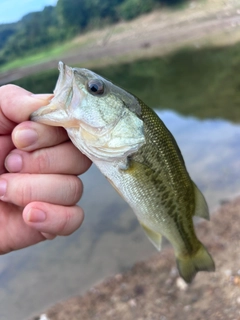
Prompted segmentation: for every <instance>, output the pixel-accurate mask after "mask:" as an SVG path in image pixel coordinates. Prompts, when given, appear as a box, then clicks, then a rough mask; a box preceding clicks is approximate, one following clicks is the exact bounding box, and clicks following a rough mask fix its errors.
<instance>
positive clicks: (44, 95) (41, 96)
mask: <svg viewBox="0 0 240 320" xmlns="http://www.w3.org/2000/svg"><path fill="white" fill-rule="evenodd" d="M53 96H54V94H53V93H40V94H32V97H33V98H37V99H40V100H50V99H52V98H53Z"/></svg>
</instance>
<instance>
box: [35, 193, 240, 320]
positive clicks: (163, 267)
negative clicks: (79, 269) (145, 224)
mask: <svg viewBox="0 0 240 320" xmlns="http://www.w3.org/2000/svg"><path fill="white" fill-rule="evenodd" d="M239 225H240V198H237V199H236V200H234V201H232V202H230V203H226V204H224V205H222V206H221V207H220V208H219V210H218V211H217V212H215V213H214V214H213V215H212V218H211V222H208V221H203V222H202V223H200V224H199V225H198V226H197V228H196V229H197V234H198V237H199V238H200V239H201V240H202V242H203V243H204V244H205V245H206V247H207V248H208V249H209V251H210V252H211V254H212V256H213V257H214V260H215V263H216V272H214V273H199V274H198V275H197V276H196V278H195V279H194V281H193V283H192V284H191V285H189V286H188V285H186V284H185V282H184V281H182V280H181V278H179V276H178V273H177V269H176V264H175V259H174V255H173V250H172V248H166V249H164V250H163V251H162V252H161V253H160V254H156V255H154V256H153V257H152V258H150V259H149V260H148V261H142V262H139V263H137V264H135V265H134V266H133V268H132V269H131V270H130V271H128V272H126V273H122V274H117V275H115V276H114V277H109V278H108V279H106V280H104V281H103V282H102V283H100V284H98V285H96V286H95V287H93V288H91V289H90V290H89V291H88V292H87V293H86V294H84V295H82V296H77V297H73V298H71V299H69V300H67V301H64V302H60V303H58V304H56V305H55V306H53V307H52V308H50V309H49V310H47V311H45V312H43V313H42V315H40V316H36V317H34V318H32V320H79V319H81V320H97V319H105V320H108V319H109V320H110V319H111V320H113V319H114V320H122V319H124V320H132V319H135V320H150V319H151V320H153V319H156V320H160V319H161V320H171V319H178V320H186V319H191V320H203V319H214V320H230V319H232V320H233V319H239V318H240V269H239V266H240V232H239Z"/></svg>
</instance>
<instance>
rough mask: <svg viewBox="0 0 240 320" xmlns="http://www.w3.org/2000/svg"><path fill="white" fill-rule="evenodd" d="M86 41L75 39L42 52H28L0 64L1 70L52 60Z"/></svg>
mask: <svg viewBox="0 0 240 320" xmlns="http://www.w3.org/2000/svg"><path fill="white" fill-rule="evenodd" d="M85 44H86V43H80V44H79V43H75V42H74V41H68V42H64V43H62V44H61V45H59V44H56V45H54V46H52V47H49V48H48V49H45V50H42V51H40V52H36V53H32V54H28V55H26V56H25V57H20V58H18V59H14V60H13V61H11V62H8V63H6V64H4V65H2V66H0V72H5V71H9V70H14V69H18V68H21V67H24V66H29V65H34V64H40V63H42V62H46V61H51V60H53V59H57V58H58V57H60V56H61V55H64V53H67V52H69V51H73V50H74V48H75V47H78V49H79V47H81V46H82V45H85Z"/></svg>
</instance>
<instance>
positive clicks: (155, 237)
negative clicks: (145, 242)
mask: <svg viewBox="0 0 240 320" xmlns="http://www.w3.org/2000/svg"><path fill="white" fill-rule="evenodd" d="M139 222H140V225H141V226H142V227H143V230H144V232H145V233H146V235H147V237H148V239H149V240H150V241H151V242H152V244H153V245H154V246H155V247H156V248H157V250H158V251H160V250H161V244H162V235H161V234H160V233H157V232H155V231H153V230H151V229H149V228H148V227H146V226H145V225H144V224H143V223H141V221H139Z"/></svg>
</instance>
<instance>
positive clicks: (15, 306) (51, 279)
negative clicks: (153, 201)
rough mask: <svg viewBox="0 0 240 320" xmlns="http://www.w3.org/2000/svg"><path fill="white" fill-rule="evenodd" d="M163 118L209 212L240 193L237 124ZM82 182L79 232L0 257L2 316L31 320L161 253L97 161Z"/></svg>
mask: <svg viewBox="0 0 240 320" xmlns="http://www.w3.org/2000/svg"><path fill="white" fill-rule="evenodd" d="M160 117H161V118H162V120H163V121H164V122H165V124H166V125H167V127H168V128H169V129H170V131H171V132H172V133H173V134H174V136H175V138H176V140H177V142H178V144H179V146H180V148H181V150H182V153H183V156H184V159H185V161H186V165H187V168H188V171H189V172H190V174H191V176H192V178H193V180H194V181H195V182H196V184H197V185H198V186H199V188H200V189H201V190H202V192H203V193H204V194H205V196H206V199H207V202H208V204H209V207H210V209H211V211H214V210H215V209H216V208H217V207H218V206H219V204H220V203H221V202H223V201H228V200H229V199H231V198H232V197H233V196H235V195H237V194H238V193H239V191H240V179H239V168H240V142H239V141H240V126H239V125H234V124H232V123H229V122H227V121H224V120H205V121H201V120H198V119H195V118H192V117H188V118H186V117H182V116H180V115H177V114H176V113H174V112H171V111H162V112H160ZM82 180H83V182H84V186H85V189H84V190H85V192H84V195H83V198H82V200H81V202H80V204H81V206H82V207H83V208H84V209H85V213H86V217H85V221H84V223H83V226H82V227H81V228H80V229H79V230H78V231H77V232H76V233H75V234H73V235H71V236H69V237H59V238H57V239H55V240H54V241H48V242H45V243H41V244H38V245H37V246H34V247H31V248H27V249H24V250H21V251H17V252H13V253H11V254H8V255H5V256H2V257H1V258H0V284H1V285H0V319H1V320H5V319H6V320H19V319H28V318H29V317H30V316H31V315H34V314H37V313H38V312H41V311H43V310H44V309H45V308H46V307H48V306H50V305H52V304H54V303H55V302H57V301H59V300H62V299H66V298H67V297H70V296H72V295H76V294H80V293H83V292H84V291H85V290H87V289H88V288H90V287H91V286H92V285H94V284H95V283H96V282H99V281H101V280H102V279H103V278H104V277H106V276H109V275H112V274H115V273H117V272H121V271H124V270H126V269H128V268H129V267H131V265H132V264H133V263H134V262H136V261H138V260H142V259H146V258H147V257H149V256H150V255H151V254H153V253H156V250H155V249H154V247H153V246H152V245H151V244H150V242H149V241H148V240H147V238H146V237H145V235H144V233H143V231H142V230H141V228H140V227H139V225H138V223H137V221H136V218H135V216H134V214H133V212H132V211H131V210H130V209H129V207H128V206H127V204H126V203H125V202H124V201H123V200H122V199H121V198H120V197H119V196H118V194H117V193H116V191H115V190H114V189H113V188H112V187H111V186H110V185H109V184H108V182H107V181H106V180H105V178H104V177H103V176H102V175H101V174H100V173H99V172H98V170H97V169H96V168H95V167H94V166H93V167H92V168H91V169H90V170H89V171H88V172H87V173H86V174H84V175H83V176H82Z"/></svg>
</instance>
